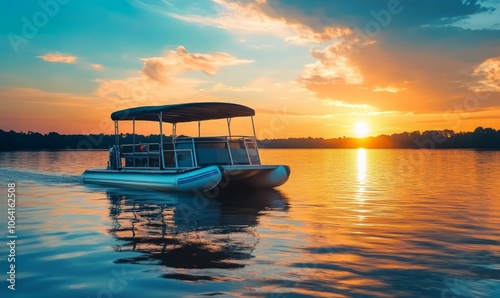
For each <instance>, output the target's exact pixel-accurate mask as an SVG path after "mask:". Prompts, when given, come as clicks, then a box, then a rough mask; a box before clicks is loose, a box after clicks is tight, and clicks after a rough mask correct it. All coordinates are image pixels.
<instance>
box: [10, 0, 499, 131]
mask: <svg viewBox="0 0 500 298" xmlns="http://www.w3.org/2000/svg"><path fill="white" fill-rule="evenodd" d="M0 6H1V7H0V28H1V35H2V36H3V37H2V39H1V41H0V65H1V68H0V101H1V109H0V129H3V130H16V131H24V132H27V131H38V132H42V133H47V132H50V131H56V132H59V133H65V134H67V133H100V132H104V133H112V122H111V120H110V118H109V114H110V113H111V112H113V111H115V110H119V109H124V108H128V107H134V106H142V105H160V104H173V103H183V102H198V101H223V102H233V103H240V104H244V105H247V106H250V107H252V108H254V109H255V110H256V112H257V117H256V126H257V134H258V137H261V138H264V137H265V138H279V137H308V136H312V137H326V138H332V137H342V136H363V135H379V134H391V133H396V132H403V131H414V130H421V131H423V130H429V129H446V128H448V129H453V130H455V131H470V130H473V129H474V128H475V127H477V126H483V127H493V128H496V129H500V1H499V0H483V1H474V0H468V1H462V0H442V1H435V0H422V1H410V0H401V1H398V0H384V1H373V0H359V1H329V0H303V1H301V0H294V1H292V0H240V1H229V0H211V1H209V0H203V1H194V0H193V1H187V0H163V1H160V0H158V1H152V0H129V1H121V0H120V1H119V0H110V1H101V0H91V1H76V0H40V1H38V0H36V1H34V0H33V1H31V0H30V1H8V3H7V1H3V2H2V4H0ZM207 129H208V128H207Z"/></svg>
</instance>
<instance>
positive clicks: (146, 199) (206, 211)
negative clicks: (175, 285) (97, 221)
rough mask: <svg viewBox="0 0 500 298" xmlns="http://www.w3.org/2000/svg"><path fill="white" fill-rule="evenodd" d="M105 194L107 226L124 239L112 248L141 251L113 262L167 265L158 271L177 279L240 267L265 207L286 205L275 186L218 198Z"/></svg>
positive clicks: (249, 252)
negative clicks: (108, 210)
mask: <svg viewBox="0 0 500 298" xmlns="http://www.w3.org/2000/svg"><path fill="white" fill-rule="evenodd" d="M107 197H108V199H109V201H110V205H111V206H110V217H111V219H112V221H113V227H112V228H111V229H110V230H109V232H110V233H111V234H112V235H113V236H114V237H115V238H116V239H118V240H122V241H123V243H122V244H119V245H117V246H116V247H115V250H116V251H118V252H139V253H140V254H138V255H136V254H127V256H126V257H124V258H120V259H118V260H117V261H115V262H116V263H133V264H143V265H162V266H166V267H168V269H166V268H162V269H161V270H160V271H161V275H162V277H165V278H174V279H180V280H214V279H217V280H219V279H221V278H223V277H222V276H221V275H222V274H220V275H219V274H214V272H213V270H214V269H228V268H242V267H244V266H245V260H248V259H250V258H252V252H253V250H254V249H255V248H256V246H257V243H258V242H259V235H258V233H257V231H256V226H257V225H258V223H259V217H260V216H262V215H263V214H264V213H263V211H276V212H285V211H287V210H288V204H287V202H286V199H285V198H284V197H283V195H282V194H281V193H280V192H279V191H277V190H274V189H269V190H261V191H258V192H250V193H248V192H247V193H241V192H240V193H227V194H224V196H221V197H218V198H217V200H214V199H207V198H202V197H199V196H198V197H197V196H194V195H192V194H166V193H159V192H135V191H130V190H126V193H125V192H123V191H122V190H120V191H119V192H118V191H116V192H107ZM130 255H131V256H130ZM185 269H196V270H190V271H186V270H185ZM204 269H205V270H204ZM206 270H212V271H210V274H208V273H207V272H203V271H206ZM186 272H188V273H189V274H186ZM192 273H193V274H192ZM194 273H196V274H194Z"/></svg>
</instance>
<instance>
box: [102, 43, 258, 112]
mask: <svg viewBox="0 0 500 298" xmlns="http://www.w3.org/2000/svg"><path fill="white" fill-rule="evenodd" d="M141 60H142V61H143V62H144V65H143V68H142V70H141V71H140V72H139V73H138V75H137V76H133V77H129V78H126V79H122V80H97V82H98V83H99V87H98V89H97V92H96V93H97V95H98V96H99V97H108V98H115V99H119V100H121V101H122V104H126V105H128V106H133V105H140V104H152V103H162V104H166V102H165V101H166V100H168V101H169V102H179V101H182V100H186V99H191V101H193V98H196V100H198V101H200V100H210V99H213V97H211V96H209V95H206V94H202V93H201V92H200V91H201V90H200V87H199V86H200V84H202V83H203V82H204V81H202V80H200V79H194V78H186V77H182V76H181V75H182V74H183V73H185V72H188V71H200V72H203V73H205V74H208V75H215V74H216V73H217V72H219V70H220V68H221V67H225V66H233V65H241V64H248V63H252V62H253V60H245V59H238V58H236V57H234V56H232V55H230V54H228V53H224V52H215V53H204V54H203V53H188V52H187V50H186V49H185V48H184V47H183V46H179V47H177V50H176V51H169V52H168V53H167V54H166V55H165V56H163V57H150V58H142V59H141ZM125 101H127V102H125Z"/></svg>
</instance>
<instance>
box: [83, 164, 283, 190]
mask: <svg viewBox="0 0 500 298" xmlns="http://www.w3.org/2000/svg"><path fill="white" fill-rule="evenodd" d="M289 175H290V168H289V167H288V166H282V165H277V166H208V167H203V168H196V169H191V170H185V171H178V170H124V169H122V170H107V169H94V170H86V171H85V172H84V173H83V174H82V181H83V182H84V183H94V184H103V185H115V186H126V187H135V188H145V189H156V190H161V191H178V192H193V191H194V192H197V191H201V192H205V191H209V190H211V189H213V188H215V187H219V188H226V187H229V186H231V187H248V188H256V189H261V188H274V187H277V186H280V185H282V184H283V183H285V182H286V181H287V180H288V177H289Z"/></svg>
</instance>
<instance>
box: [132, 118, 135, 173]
mask: <svg viewBox="0 0 500 298" xmlns="http://www.w3.org/2000/svg"><path fill="white" fill-rule="evenodd" d="M132 154H133V155H132V156H134V158H133V160H134V161H133V166H134V168H135V116H134V117H132Z"/></svg>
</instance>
